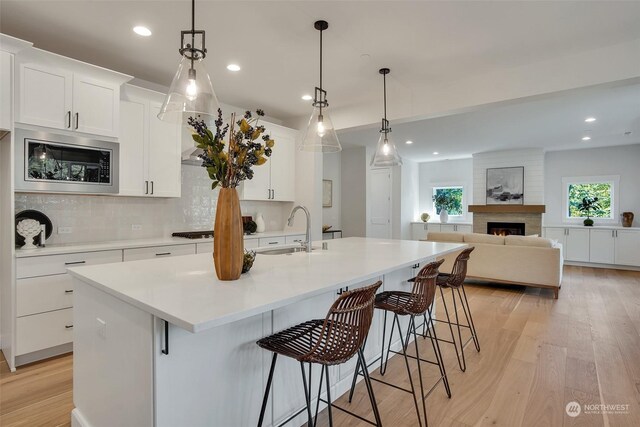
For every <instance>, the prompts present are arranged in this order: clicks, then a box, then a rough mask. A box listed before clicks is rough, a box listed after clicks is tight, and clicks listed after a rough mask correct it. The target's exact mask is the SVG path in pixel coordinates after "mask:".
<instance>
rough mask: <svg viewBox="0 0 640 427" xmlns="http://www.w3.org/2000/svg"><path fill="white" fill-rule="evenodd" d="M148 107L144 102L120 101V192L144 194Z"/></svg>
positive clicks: (145, 188) (127, 194)
mask: <svg viewBox="0 0 640 427" xmlns="http://www.w3.org/2000/svg"><path fill="white" fill-rule="evenodd" d="M145 115H146V107H145V103H144V102H137V101H121V102H120V138H119V141H120V194H122V195H125V196H142V195H144V194H145V192H146V191H147V185H145V170H144V166H145V161H144V154H145V152H144V142H145V140H146V133H147V128H146V127H145Z"/></svg>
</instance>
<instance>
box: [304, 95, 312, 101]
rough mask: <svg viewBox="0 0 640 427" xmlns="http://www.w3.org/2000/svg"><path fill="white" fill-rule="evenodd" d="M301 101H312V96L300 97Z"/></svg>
mask: <svg viewBox="0 0 640 427" xmlns="http://www.w3.org/2000/svg"><path fill="white" fill-rule="evenodd" d="M302 99H303V100H305V101H311V100H312V99H313V96H311V95H302Z"/></svg>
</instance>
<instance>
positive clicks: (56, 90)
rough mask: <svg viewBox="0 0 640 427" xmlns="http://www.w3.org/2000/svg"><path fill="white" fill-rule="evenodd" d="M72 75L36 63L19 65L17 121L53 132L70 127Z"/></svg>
mask: <svg viewBox="0 0 640 427" xmlns="http://www.w3.org/2000/svg"><path fill="white" fill-rule="evenodd" d="M72 82H73V74H72V73H70V72H67V71H63V70H56V69H52V68H46V67H41V66H39V65H35V64H22V65H20V93H19V97H20V117H19V118H18V121H20V122H22V123H29V124H32V125H38V126H46V127H50V128H54V129H70V128H71V114H72V112H71V110H72V107H71V104H72V99H71V96H72Z"/></svg>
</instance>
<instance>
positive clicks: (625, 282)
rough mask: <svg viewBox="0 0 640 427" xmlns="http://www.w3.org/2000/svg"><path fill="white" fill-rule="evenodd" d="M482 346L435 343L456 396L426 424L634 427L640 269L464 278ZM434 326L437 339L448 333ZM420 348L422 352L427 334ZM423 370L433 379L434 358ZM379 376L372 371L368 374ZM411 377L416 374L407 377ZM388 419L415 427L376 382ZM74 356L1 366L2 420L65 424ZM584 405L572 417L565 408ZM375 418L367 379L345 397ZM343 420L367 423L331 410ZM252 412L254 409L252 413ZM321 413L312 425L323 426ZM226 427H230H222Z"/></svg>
mask: <svg viewBox="0 0 640 427" xmlns="http://www.w3.org/2000/svg"><path fill="white" fill-rule="evenodd" d="M467 292H468V296H469V303H470V305H471V309H472V310H473V315H474V320H475V322H476V327H477V329H478V334H479V337H480V344H481V346H482V351H481V352H480V353H477V352H476V351H475V349H474V348H473V344H472V343H469V344H468V345H467V347H466V352H467V371H466V372H464V373H463V372H460V370H459V368H458V366H457V361H456V360H455V354H454V353H453V352H452V349H451V346H450V345H447V344H441V345H442V349H443V351H444V353H445V362H446V367H447V373H448V375H449V382H450V384H451V389H452V393H453V396H452V398H451V399H448V398H447V397H446V394H445V392H444V388H443V387H441V386H439V387H438V388H437V389H436V390H435V391H434V392H433V393H432V394H431V395H430V396H429V397H428V399H427V411H428V417H429V425H430V426H431V427H433V426H456V427H466V426H483V425H493V426H507V427H513V426H611V427H617V426H630V427H631V426H640V272H630V271H621V270H602V269H593V268H586V267H566V268H565V277H564V282H563V286H562V290H561V291H560V298H559V299H558V300H554V299H553V292H552V291H551V290H548V289H544V290H541V289H534V288H524V287H518V286H512V287H509V286H503V287H498V286H486V285H471V284H470V285H468V286H467ZM444 326H445V325H439V326H438V333H439V334H440V337H441V338H442V337H446V335H445V332H448V329H447V330H446V331H445V329H444V328H443V327H444ZM420 341H421V346H422V347H421V352H422V353H423V354H425V353H426V354H429V355H430V356H431V357H432V355H431V354H430V353H429V350H430V349H429V347H430V345H428V342H427V341H423V340H420ZM426 371H427V373H424V372H423V375H424V377H425V381H426V382H425V384H429V383H430V382H431V381H434V380H435V371H436V367H435V366H427V367H426ZM377 375H379V374H378V373H377V371H376V372H375V373H374V376H377ZM415 375H417V373H416V372H414V377H415ZM385 379H387V380H390V379H392V380H393V381H394V382H397V383H398V384H401V385H405V386H407V387H408V379H407V376H406V371H405V368H404V362H403V360H401V359H399V358H398V357H395V358H394V359H392V360H391V361H390V362H389V368H388V370H387V374H386V375H385ZM374 389H375V393H376V398H377V401H378V402H379V407H380V411H381V416H382V421H383V423H384V424H385V425H386V426H393V427H398V426H416V425H417V419H416V414H415V410H414V407H413V402H412V399H411V397H410V396H409V395H408V394H405V393H403V392H400V391H397V390H395V389H393V388H390V387H387V386H385V385H382V384H379V383H374ZM71 390H72V357H71V356H62V357H59V358H56V359H53V360H48V361H45V362H41V363H36V364H32V365H29V366H26V367H22V368H20V369H18V371H17V372H16V373H14V374H11V373H9V372H8V370H7V366H6V363H5V362H4V361H3V362H2V364H1V365H0V425H2V426H7V427H8V426H59V425H69V413H70V411H71V409H72V407H73V403H72V396H71ZM570 401H577V402H579V403H580V404H582V405H583V406H582V409H583V412H582V413H581V414H580V415H578V416H577V417H575V418H572V417H569V416H568V415H567V414H566V412H565V406H566V405H567V403H569V402H570ZM337 404H339V405H342V406H349V409H351V410H354V411H355V412H357V413H360V414H363V415H364V416H367V417H369V418H370V419H372V415H371V411H370V408H369V403H368V399H367V394H366V391H365V390H364V385H363V384H362V383H360V384H359V385H358V387H357V389H356V394H355V397H354V400H353V403H352V404H351V405H348V404H347V403H346V397H345V396H342V397H341V398H340V399H339V400H338V401H337ZM588 404H609V405H611V404H621V405H628V409H627V410H626V413H622V414H620V413H607V414H602V413H591V414H585V409H586V408H585V406H584V405H588ZM333 415H334V423H335V425H340V426H365V425H367V424H365V423H363V422H360V421H358V420H355V419H353V418H351V417H348V416H346V415H344V414H342V413H340V412H339V411H337V410H334V414H333ZM256 416H257V414H256ZM326 421H327V420H326V414H323V416H322V419H321V420H320V421H319V424H320V423H321V425H326ZM224 427H227V426H224Z"/></svg>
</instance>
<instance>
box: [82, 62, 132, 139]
mask: <svg viewBox="0 0 640 427" xmlns="http://www.w3.org/2000/svg"><path fill="white" fill-rule="evenodd" d="M119 101H120V88H119V86H118V85H115V84H109V83H105V82H102V81H99V80H94V79H90V78H87V77H85V76H81V75H77V74H75V75H74V76H73V110H74V129H75V130H77V131H78V132H85V133H91V134H94V135H103V136H111V137H117V136H118V120H119V118H120V117H119V116H118V114H117V113H118V103H119Z"/></svg>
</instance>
